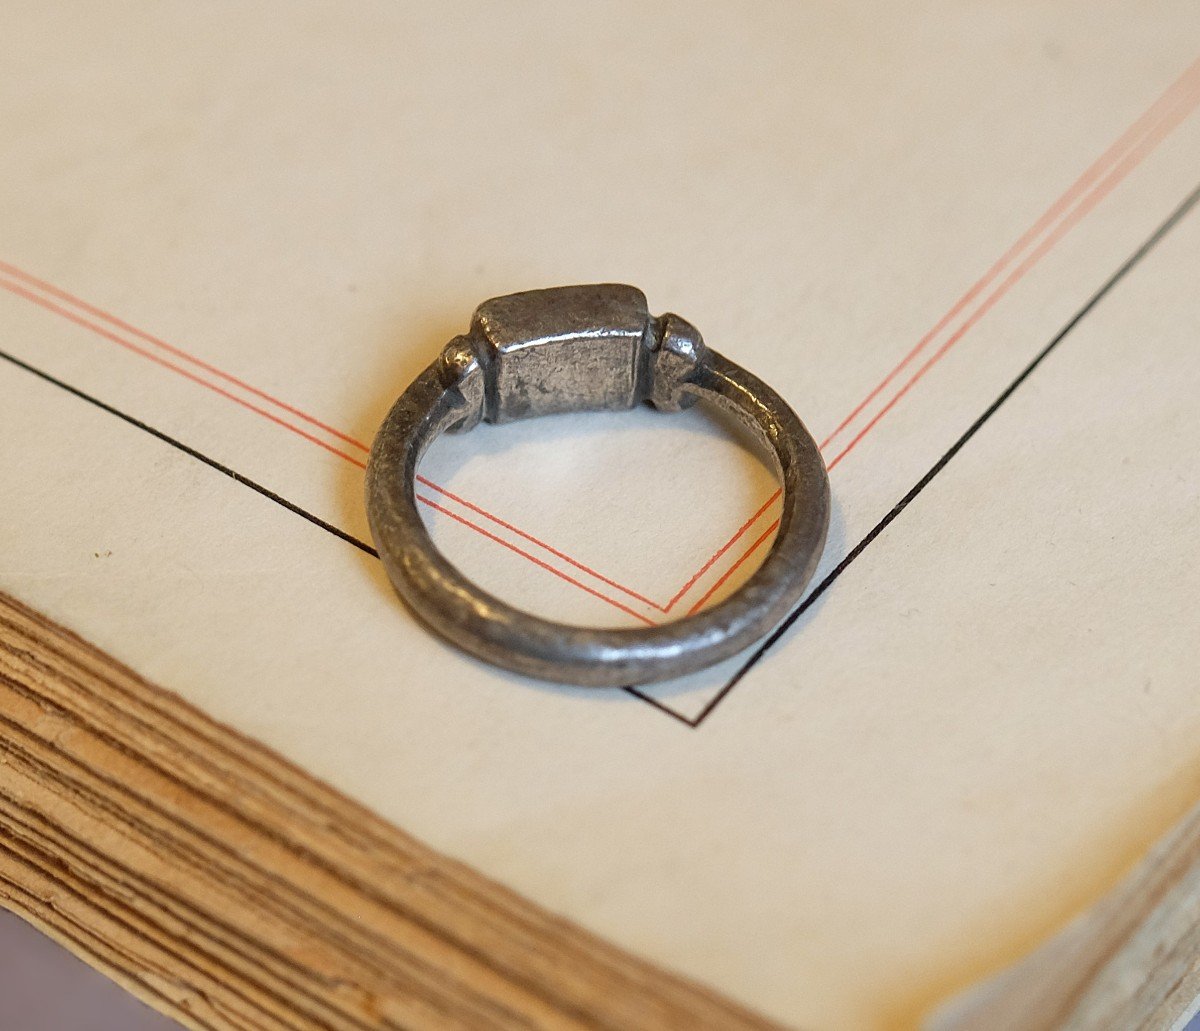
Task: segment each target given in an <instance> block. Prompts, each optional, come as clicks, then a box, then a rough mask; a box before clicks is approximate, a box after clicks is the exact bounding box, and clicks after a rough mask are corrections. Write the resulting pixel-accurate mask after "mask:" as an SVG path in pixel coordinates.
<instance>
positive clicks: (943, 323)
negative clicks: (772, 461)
mask: <svg viewBox="0 0 1200 1031" xmlns="http://www.w3.org/2000/svg"><path fill="white" fill-rule="evenodd" d="M1198 73H1200V60H1198V61H1196V62H1194V63H1193V64H1191V65H1190V66H1189V67H1188V69H1187V70H1186V71H1185V72H1184V73H1183V74H1182V75H1180V76H1179V78H1178V79H1176V80H1175V81H1174V82H1173V83H1172V84H1171V85H1170V86H1169V87H1167V89H1166V90H1165V91H1164V92H1163V94H1162V95H1161V96H1160V97H1159V98H1158V99H1157V100H1156V101H1155V102H1154V103H1153V104H1151V105H1150V107H1149V108H1147V109H1146V111H1145V113H1144V114H1142V116H1141V117H1140V118H1138V120H1137V121H1136V122H1134V123H1133V125H1131V126H1130V127H1129V128H1128V129H1127V130H1126V131H1125V132H1124V133H1123V134H1122V135H1121V137H1120V138H1119V139H1118V140H1117V141H1116V142H1115V143H1114V144H1113V145H1112V146H1111V147H1109V148H1108V149H1107V150H1106V151H1105V152H1104V153H1103V154H1101V155H1100V157H1099V158H1097V159H1096V160H1095V161H1094V162H1093V163H1092V165H1091V166H1090V167H1089V168H1088V169H1087V170H1086V171H1085V172H1084V173H1083V174H1082V175H1081V176H1080V177H1079V178H1078V179H1076V180H1075V182H1073V183H1072V184H1071V185H1070V186H1069V187H1068V188H1067V190H1066V192H1065V193H1064V194H1063V195H1062V196H1061V197H1059V198H1058V200H1056V201H1055V202H1054V203H1053V204H1051V205H1050V207H1048V208H1047V209H1046V210H1045V211H1044V212H1043V213H1042V215H1041V217H1040V218H1038V220H1037V221H1036V222H1034V224H1033V225H1032V226H1030V227H1029V229H1028V230H1027V231H1026V232H1025V233H1024V234H1023V235H1022V236H1021V237H1020V239H1018V240H1017V242H1016V243H1014V244H1013V245H1012V246H1011V247H1010V248H1009V249H1008V250H1007V251H1005V252H1004V254H1003V255H1001V257H1000V258H999V259H998V260H997V261H996V263H995V264H994V265H992V267H991V268H989V269H988V270H987V272H985V273H984V274H983V276H981V277H980V279H979V280H978V281H977V282H976V283H974V284H973V285H972V286H971V287H970V289H969V290H967V292H966V293H964V294H963V295H962V297H960V298H959V299H958V300H957V301H956V302H955V304H954V306H953V307H952V308H951V309H950V310H949V311H948V312H946V314H945V315H943V316H942V317H941V318H940V319H939V320H938V321H937V323H936V324H935V325H934V326H933V328H932V329H930V330H929V332H928V333H926V334H925V335H924V336H923V337H921V339H920V340H918V341H917V343H916V345H915V346H914V347H913V348H912V350H911V351H909V352H908V354H906V355H905V356H904V357H903V358H902V359H901V360H900V361H899V363H898V364H897V365H896V366H895V367H894V368H892V370H891V371H890V372H888V374H887V375H886V376H885V377H884V378H883V379H882V380H880V381H879V383H877V384H876V385H875V387H874V388H872V390H871V392H870V393H869V394H867V396H866V397H864V398H863V399H862V400H861V401H860V402H859V403H858V404H857V405H855V406H854V408H853V409H852V410H851V411H850V413H849V414H848V415H847V416H846V417H845V418H844V419H843V420H842V421H841V422H840V423H838V424H837V426H836V427H835V428H834V430H833V432H832V433H830V434H829V436H828V437H826V438H825V440H824V441H822V443H821V450H822V451H824V450H825V449H826V448H828V447H829V445H830V444H831V443H832V442H833V440H834V439H835V438H836V437H837V436H838V435H839V434H841V433H842V432H843V431H844V430H845V429H846V427H847V426H849V425H850V424H851V423H852V422H853V421H854V420H855V419H857V418H858V416H859V415H860V414H862V411H863V409H864V408H866V407H867V406H868V405H869V404H870V403H871V402H872V401H874V400H875V398H876V397H878V396H879V394H880V393H882V392H883V391H884V390H885V389H887V387H888V385H889V384H890V383H891V382H892V381H893V380H894V379H895V378H896V377H897V376H898V375H899V374H900V373H901V372H902V371H903V370H904V369H905V368H906V367H907V366H908V365H909V363H911V362H912V361H913V360H914V359H915V358H916V357H917V356H918V355H919V354H920V353H921V352H922V351H923V350H924V349H925V348H926V347H927V346H928V345H929V343H930V342H931V341H932V340H933V339H934V338H935V337H936V336H937V335H938V334H939V333H941V331H942V330H943V329H945V328H946V327H947V326H948V325H949V324H950V323H951V322H952V321H953V320H954V319H955V317H956V316H958V315H959V314H960V313H961V312H962V311H963V310H964V309H965V308H966V307H967V306H968V305H970V303H971V302H972V301H974V300H975V298H976V297H978V296H979V295H980V294H981V293H982V292H983V291H984V290H986V289H987V288H988V286H990V285H991V283H992V282H994V281H995V279H996V277H997V276H999V275H1000V273H1001V272H1003V271H1004V269H1005V268H1007V267H1008V266H1009V265H1010V264H1011V263H1012V262H1013V261H1014V260H1015V259H1016V258H1017V256H1018V255H1020V254H1021V253H1022V252H1023V251H1024V250H1025V249H1026V248H1027V247H1029V245H1030V244H1032V243H1033V242H1034V241H1035V240H1036V239H1037V238H1038V237H1039V236H1041V235H1042V233H1044V232H1045V231H1046V230H1047V229H1048V228H1049V227H1050V226H1051V224H1052V223H1053V222H1054V221H1055V220H1056V219H1058V218H1059V217H1060V216H1061V215H1062V214H1063V213H1064V212H1065V211H1066V209H1067V208H1068V207H1070V205H1071V204H1073V203H1074V202H1075V201H1076V200H1077V199H1078V198H1079V197H1080V195H1081V194H1083V193H1084V192H1085V191H1086V190H1088V189H1089V188H1090V187H1091V186H1092V185H1093V184H1095V183H1096V182H1097V180H1099V179H1100V177H1101V176H1102V175H1103V174H1104V173H1105V172H1106V171H1107V170H1108V168H1109V167H1110V166H1111V165H1112V164H1113V162H1114V161H1116V160H1117V159H1118V158H1119V157H1120V156H1121V155H1122V154H1124V153H1125V152H1126V151H1128V150H1130V149H1131V148H1132V147H1133V146H1134V145H1135V144H1137V143H1138V141H1139V140H1140V139H1141V137H1143V136H1144V135H1145V134H1146V133H1147V132H1149V131H1151V130H1152V129H1153V128H1154V127H1155V126H1156V125H1158V124H1159V121H1160V119H1161V118H1162V116H1163V113H1164V111H1167V112H1168V113H1169V111H1170V108H1171V107H1172V106H1173V105H1175V104H1176V103H1177V102H1178V101H1179V100H1180V99H1181V95H1182V98H1183V99H1184V100H1186V99H1187V97H1188V96H1189V95H1190V93H1191V91H1192V90H1193V89H1194V88H1195V80H1196V77H1197V74H1198Z"/></svg>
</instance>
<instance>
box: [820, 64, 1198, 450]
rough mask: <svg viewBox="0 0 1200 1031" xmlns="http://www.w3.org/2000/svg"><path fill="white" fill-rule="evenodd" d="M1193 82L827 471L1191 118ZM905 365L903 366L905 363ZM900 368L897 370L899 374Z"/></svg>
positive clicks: (1193, 73) (1193, 74) (1195, 68)
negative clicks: (1173, 131) (1065, 237)
mask: <svg viewBox="0 0 1200 1031" xmlns="http://www.w3.org/2000/svg"><path fill="white" fill-rule="evenodd" d="M1190 75H1191V80H1192V81H1191V83H1190V92H1187V93H1185V94H1184V96H1183V97H1182V98H1181V99H1180V100H1179V101H1178V102H1177V103H1176V104H1175V105H1174V106H1173V107H1171V108H1170V109H1169V110H1168V112H1167V114H1166V115H1165V116H1164V117H1163V118H1162V119H1161V120H1160V121H1159V122H1158V123H1157V124H1156V125H1155V126H1154V127H1153V128H1152V129H1151V130H1150V131H1149V132H1148V133H1147V134H1146V135H1144V136H1143V137H1142V138H1141V139H1140V141H1139V142H1138V144H1137V146H1135V147H1134V148H1133V149H1132V150H1131V151H1130V152H1129V153H1128V154H1126V155H1125V157H1124V158H1123V159H1122V160H1120V161H1119V162H1117V164H1116V167H1114V168H1113V169H1112V171H1110V172H1109V173H1108V174H1107V175H1106V176H1105V177H1104V178H1103V179H1101V180H1100V182H1099V183H1098V184H1097V185H1096V186H1095V187H1094V188H1093V189H1092V190H1091V192H1090V193H1088V194H1086V195H1085V196H1084V197H1083V199H1082V200H1081V201H1080V202H1079V204H1078V205H1076V207H1074V208H1073V209H1072V210H1071V211H1070V212H1069V213H1068V214H1067V215H1066V217H1065V218H1063V220H1062V221H1061V222H1059V223H1058V224H1057V225H1056V226H1055V227H1054V229H1053V230H1052V231H1051V232H1050V233H1049V234H1048V235H1047V236H1046V237H1045V238H1044V239H1043V240H1042V242H1041V243H1040V244H1038V246H1037V247H1035V248H1034V249H1033V250H1032V251H1031V252H1030V253H1029V254H1028V255H1027V256H1026V257H1025V259H1024V260H1023V261H1021V262H1020V264H1018V265H1017V266H1016V268H1014V269H1013V270H1012V272H1010V273H1009V274H1008V275H1007V276H1006V277H1005V278H1004V279H1003V280H1002V281H1001V282H1000V284H999V285H998V286H997V287H996V289H995V290H993V291H992V292H991V293H990V294H988V295H987V297H985V298H984V299H983V300H982V301H981V302H980V303H979V305H978V306H977V307H976V308H975V309H974V310H973V311H972V312H971V314H970V315H969V316H968V317H967V318H966V319H965V320H964V321H963V323H962V324H961V325H960V326H959V327H958V329H956V330H955V331H954V332H953V333H952V334H951V335H950V336H949V337H947V338H946V340H945V342H944V343H943V344H942V345H941V346H940V347H939V348H938V349H937V350H936V351H934V352H933V354H932V355H931V356H930V357H929V358H928V359H926V361H925V362H924V364H922V365H921V366H920V368H918V369H917V371H916V372H915V373H914V374H913V375H912V376H911V377H910V378H909V379H908V380H907V381H906V382H905V383H904V385H903V386H901V387H900V389H899V390H897V391H896V393H895V394H893V395H892V397H891V398H890V399H889V400H888V402H887V403H886V404H885V405H884V406H883V407H882V408H881V409H880V410H879V411H878V412H876V413H875V415H874V416H872V417H871V419H870V420H869V421H868V422H867V424H866V425H865V426H864V427H863V428H862V429H861V430H859V431H858V433H857V434H856V435H855V436H854V437H853V438H852V439H851V441H850V443H848V444H847V445H846V446H845V447H844V448H842V450H841V451H839V452H838V453H837V455H836V456H834V458H833V459H832V460H831V461H830V462H829V465H828V468H829V470H830V471H832V470H833V469H834V468H836V467H837V465H838V463H839V462H841V461H842V459H843V458H845V457H846V456H847V455H848V454H849V453H850V452H851V451H853V450H854V448H855V447H857V446H858V444H859V443H860V442H861V441H862V440H863V438H864V437H866V436H867V434H869V433H870V432H871V431H872V430H873V429H874V428H875V427H876V426H877V425H878V424H879V422H880V420H881V419H883V417H884V416H885V415H887V413H888V412H890V411H891V410H892V409H893V408H894V407H895V406H896V404H897V402H898V401H899V400H900V399H901V398H902V397H904V395H905V394H907V393H908V392H909V390H911V389H912V388H913V387H914V386H915V385H916V384H917V383H918V382H919V381H920V380H921V379H922V377H924V376H925V374H926V373H927V372H929V370H930V369H932V368H933V366H934V365H936V364H937V363H938V362H939V361H941V360H942V358H944V357H945V356H946V355H947V354H948V353H949V352H950V350H951V349H952V348H953V347H954V346H955V345H956V344H957V343H958V342H959V341H960V340H962V338H963V337H964V336H966V334H967V333H968V332H970V331H971V329H973V328H974V327H975V326H976V325H977V324H978V323H979V320H980V319H982V318H983V317H984V316H985V315H986V314H987V313H988V312H989V311H991V310H992V308H993V307H995V305H996V303H997V302H998V301H999V300H1000V299H1001V298H1002V297H1004V295H1005V294H1007V293H1008V292H1009V290H1011V289H1012V288H1013V287H1014V286H1015V285H1016V284H1017V283H1018V282H1020V281H1021V280H1022V279H1023V278H1024V277H1025V276H1026V275H1027V274H1028V272H1029V271H1030V269H1032V268H1033V267H1034V266H1035V265H1037V264H1038V262H1039V261H1041V260H1042V258H1044V257H1045V256H1046V255H1047V254H1048V253H1049V252H1050V251H1051V250H1052V249H1053V248H1054V245H1055V244H1057V243H1058V241H1059V240H1061V239H1062V238H1063V237H1064V236H1066V235H1067V233H1069V232H1070V231H1071V230H1072V229H1074V228H1075V226H1077V225H1078V224H1079V223H1080V222H1081V221H1082V220H1083V219H1084V218H1085V217H1086V216H1087V215H1088V214H1090V213H1091V212H1092V211H1093V210H1094V209H1095V207H1096V205H1098V204H1099V203H1100V202H1101V201H1102V200H1104V198H1105V197H1107V196H1108V195H1109V194H1110V193H1111V192H1112V191H1113V190H1114V189H1116V187H1117V186H1119V185H1120V184H1121V182H1123V181H1124V180H1125V178H1126V177H1127V176H1128V175H1129V173H1130V172H1132V171H1133V170H1134V169H1135V168H1137V166H1138V165H1140V164H1141V163H1142V161H1144V160H1145V158H1146V156H1147V155H1148V154H1149V153H1150V152H1151V151H1153V150H1154V148H1155V147H1157V146H1158V144H1159V143H1161V142H1162V141H1163V140H1164V139H1165V138H1166V137H1167V136H1168V135H1169V134H1170V133H1171V132H1172V130H1174V129H1175V128H1176V127H1177V126H1178V125H1179V124H1180V122H1182V121H1183V120H1184V119H1185V118H1187V117H1188V115H1190V114H1191V113H1192V111H1193V110H1195V107H1196V104H1197V102H1200V63H1197V64H1195V65H1193V66H1192V68H1191V69H1190ZM902 364H903V363H902ZM900 367H901V366H898V367H897V370H895V371H898V370H899V368H900Z"/></svg>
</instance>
